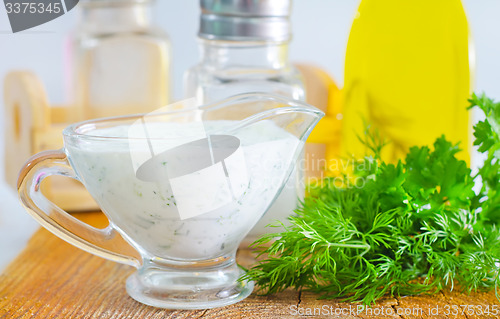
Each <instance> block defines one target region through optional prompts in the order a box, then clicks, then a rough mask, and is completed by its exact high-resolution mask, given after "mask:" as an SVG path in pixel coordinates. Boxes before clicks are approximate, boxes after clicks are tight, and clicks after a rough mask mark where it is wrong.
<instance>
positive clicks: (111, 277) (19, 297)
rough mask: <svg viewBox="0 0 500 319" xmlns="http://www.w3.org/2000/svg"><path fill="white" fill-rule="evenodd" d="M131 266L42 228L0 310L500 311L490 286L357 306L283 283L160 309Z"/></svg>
mask: <svg viewBox="0 0 500 319" xmlns="http://www.w3.org/2000/svg"><path fill="white" fill-rule="evenodd" d="M79 215H80V216H79V218H80V219H82V220H84V221H86V222H89V223H91V224H93V225H95V226H102V225H105V223H106V220H105V218H104V217H103V215H102V214H101V213H84V214H83V213H82V214H79ZM253 261H254V259H253V257H252V254H251V252H250V251H247V250H243V251H240V252H239V253H238V262H239V263H240V264H243V265H245V266H248V265H250V264H251V263H252V262H253ZM134 270H135V269H134V268H132V267H129V266H125V265H120V264H117V263H114V262H111V261H107V260H104V259H102V258H99V257H95V256H93V255H91V254H89V253H86V252H84V251H81V250H79V249H77V248H75V247H73V246H71V245H69V244H67V243H66V242H64V241H62V240H61V239H59V238H57V237H56V236H54V235H52V234H51V233H49V232H48V231H46V230H45V229H40V230H39V231H37V233H36V234H35V235H34V236H33V237H32V238H31V239H30V241H29V243H28V245H27V247H26V249H25V250H24V251H23V252H22V253H21V254H20V255H19V256H18V257H17V258H16V259H15V260H14V261H13V262H12V263H11V264H10V265H9V266H8V267H7V268H6V269H5V270H4V271H3V273H1V274H0V318H9V319H10V318H311V317H314V318H471V319H472V318H500V303H499V301H498V300H497V299H496V297H495V294H494V293H493V292H492V293H473V294H471V295H469V296H468V295H464V294H460V293H457V292H444V293H439V294H437V295H432V296H414V297H400V298H386V299H384V300H381V301H380V302H379V303H378V304H377V305H375V306H373V307H370V308H365V309H362V308H361V305H360V304H358V303H342V302H338V301H335V300H317V296H316V295H314V294H312V293H309V292H304V291H302V292H301V291H294V290H287V291H284V292H282V293H279V294H275V295H271V296H259V295H257V294H256V293H253V294H252V295H250V296H249V297H248V298H247V299H245V300H243V301H242V302H240V303H237V304H234V305H231V306H227V307H223V308H217V309H208V310H197V311H187V310H182V311H180V310H165V309H158V308H153V307H149V306H145V305H143V304H141V303H138V302H136V301H135V300H133V299H132V298H130V297H129V296H128V295H127V293H126V291H125V280H126V278H127V277H128V276H129V275H130V274H131V273H132V272H134ZM486 309H488V310H487V311H486ZM488 312H489V314H488Z"/></svg>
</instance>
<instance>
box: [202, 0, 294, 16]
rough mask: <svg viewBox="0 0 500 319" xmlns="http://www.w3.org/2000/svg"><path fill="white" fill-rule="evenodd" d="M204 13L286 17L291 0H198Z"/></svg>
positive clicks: (290, 7) (290, 6) (289, 9)
mask: <svg viewBox="0 0 500 319" xmlns="http://www.w3.org/2000/svg"><path fill="white" fill-rule="evenodd" d="M200 6H201V10H202V12H203V13H204V14H216V15H234V16H250V17H288V16H289V15H290V11H291V9H292V3H291V0H200Z"/></svg>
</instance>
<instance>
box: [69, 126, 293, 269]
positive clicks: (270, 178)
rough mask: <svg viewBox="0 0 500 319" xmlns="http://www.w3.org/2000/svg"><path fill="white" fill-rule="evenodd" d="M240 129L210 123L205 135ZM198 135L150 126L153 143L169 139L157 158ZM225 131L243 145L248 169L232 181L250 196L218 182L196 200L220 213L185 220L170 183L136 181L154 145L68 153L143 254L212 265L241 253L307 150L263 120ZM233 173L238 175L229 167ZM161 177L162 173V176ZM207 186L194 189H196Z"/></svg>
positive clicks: (112, 144)
mask: <svg viewBox="0 0 500 319" xmlns="http://www.w3.org/2000/svg"><path fill="white" fill-rule="evenodd" d="M234 124H235V123H232V122H228V121H213V122H205V128H206V129H207V131H209V132H212V131H214V132H216V131H221V132H224V128H227V127H228V126H233V125H234ZM197 129H199V124H197V123H168V124H159V123H153V124H151V125H149V126H148V134H149V136H150V137H151V138H153V139H154V138H155V137H163V138H165V139H164V140H158V141H157V142H156V146H155V147H154V148H155V150H156V151H158V150H159V149H161V150H167V149H169V148H172V147H175V146H179V144H183V143H186V142H189V139H186V138H184V137H185V136H188V135H190V133H192V132H193V130H197ZM221 132H218V133H217V134H229V135H234V136H235V137H237V138H238V139H239V140H240V143H241V146H240V149H241V154H242V157H243V158H244V163H243V164H240V165H236V166H233V171H234V167H236V168H237V169H238V170H239V172H236V173H235V172H233V173H232V174H233V175H234V176H236V179H235V180H237V181H239V182H240V185H239V187H242V185H243V187H244V189H240V190H239V191H238V192H236V193H235V192H232V193H231V194H232V195H231V194H229V195H228V194H225V192H226V193H227V185H222V184H225V183H219V184H221V185H220V186H218V185H219V184H217V183H215V185H217V186H214V187H213V188H212V190H211V191H210V192H204V193H203V194H201V193H199V194H198V196H199V197H198V196H197V198H195V199H193V200H194V201H196V200H197V201H198V202H199V203H202V202H205V201H212V202H211V205H212V206H211V207H218V208H217V209H213V210H211V211H209V212H203V213H201V215H197V216H194V217H190V218H185V219H181V216H180V214H179V209H178V206H177V202H176V198H175V196H174V192H173V190H172V185H171V183H170V182H169V181H168V178H159V179H158V180H156V181H144V180H141V179H139V178H138V177H137V176H136V172H137V169H138V167H140V166H141V165H142V164H143V162H144V160H145V159H147V158H148V157H149V158H151V144H149V146H148V144H147V143H143V142H144V141H140V140H136V141H134V142H132V143H129V142H128V141H127V140H126V139H124V140H121V141H120V140H116V139H115V140H108V141H100V140H95V141H92V143H88V142H86V141H82V142H77V143H73V145H66V150H67V152H68V155H69V159H70V161H71V163H72V166H73V167H74V168H75V170H76V172H77V174H78V176H79V178H80V179H81V180H82V181H83V183H84V184H85V186H86V188H87V190H88V191H89V192H90V193H91V194H92V196H93V197H94V199H95V200H96V201H97V202H98V203H99V205H100V206H101V208H102V209H103V211H104V212H105V213H106V215H107V216H108V217H109V218H110V220H111V222H112V223H113V224H114V225H115V226H116V227H117V228H118V229H119V230H120V231H121V232H122V233H123V234H126V236H127V237H128V239H129V240H130V241H131V242H132V243H133V244H134V245H135V246H136V247H137V248H139V249H141V250H142V252H143V253H144V254H146V255H148V256H150V257H153V256H156V257H160V258H168V259H176V260H185V259H191V260H193V259H194V260H196V259H208V258H215V257H218V256H220V255H222V254H225V253H227V252H230V251H232V250H233V249H236V247H237V245H238V243H239V241H240V240H241V239H242V238H243V236H244V235H245V234H246V233H247V232H248V231H249V230H250V229H251V227H252V226H253V225H255V223H256V222H257V221H258V220H259V218H260V217H261V216H262V214H263V213H264V212H265V210H266V209H267V208H268V207H269V205H270V203H271V202H272V200H273V199H274V197H275V196H276V195H277V192H278V190H279V188H280V187H281V185H282V184H283V182H284V180H285V178H286V177H287V176H286V174H287V173H288V169H289V168H290V165H291V164H292V163H293V161H294V160H295V158H294V155H295V152H296V150H297V147H299V146H301V143H302V142H301V141H300V140H299V139H297V138H296V137H295V136H293V135H292V134H290V133H288V132H286V131H285V130H283V129H281V128H280V127H278V126H277V125H275V124H274V122H272V121H260V122H258V123H255V124H252V125H250V126H248V127H245V128H242V129H238V130H236V131H235V132H232V133H230V132H226V133H221ZM86 134H88V135H94V136H119V137H127V136H128V134H129V127H128V126H118V127H114V128H107V129H97V130H93V131H91V132H86ZM191 140H192V139H191ZM139 142H140V143H139ZM69 144H71V143H69ZM131 154H132V155H131ZM143 159H144V160H143ZM240 162H242V161H240ZM160 164H163V165H165V166H166V165H168V163H160ZM226 169H227V170H231V169H232V168H231V166H230V165H227V168H226ZM243 170H246V171H243ZM155 173H156V172H155ZM162 174H164V172H162V168H161V167H158V176H160V177H161V176H163V175H162ZM230 176H231V172H230ZM200 183H201V184H202V183H204V181H203V180H200ZM186 186H190V185H186ZM202 186H203V185H193V187H194V189H197V188H196V187H202ZM219 187H220V188H219ZM188 190H189V187H188ZM235 194H237V195H238V196H237V198H235ZM228 196H233V197H232V198H233V200H231V202H230V203H227V202H224V198H225V199H226V201H227V198H228ZM200 199H201V200H200Z"/></svg>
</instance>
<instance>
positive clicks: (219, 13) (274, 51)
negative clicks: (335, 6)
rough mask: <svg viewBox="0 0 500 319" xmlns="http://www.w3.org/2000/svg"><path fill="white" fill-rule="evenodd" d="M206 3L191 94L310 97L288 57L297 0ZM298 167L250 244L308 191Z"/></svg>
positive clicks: (203, 97) (189, 78) (188, 81)
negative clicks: (291, 10)
mask: <svg viewBox="0 0 500 319" xmlns="http://www.w3.org/2000/svg"><path fill="white" fill-rule="evenodd" d="M200 5H201V9H202V14H201V17H200V31H199V34H198V38H199V43H200V51H201V60H200V62H199V64H197V65H196V66H194V67H192V68H191V69H189V70H188V71H187V72H186V74H185V79H184V80H185V92H184V95H185V97H196V99H197V101H198V103H210V102H214V101H217V100H220V99H223V98H226V97H228V96H232V95H235V94H239V93H247V92H265V93H275V94H278V95H282V96H286V97H290V98H293V99H295V100H305V89H304V84H303V81H302V78H301V75H300V73H299V71H298V70H297V69H296V68H295V67H294V66H293V65H291V64H290V62H289V60H288V44H289V42H290V39H291V26H290V18H289V16H290V9H291V0H284V1H283V0H261V1H243V0H232V1H222V0H200ZM302 157H303V156H302ZM299 162H300V160H299ZM298 168H299V165H297V167H296V168H295V169H294V171H293V172H292V174H291V177H290V178H289V180H288V182H287V184H286V185H285V187H284V188H283V191H282V192H281V194H280V195H279V196H278V198H277V200H276V202H275V203H274V204H273V205H272V206H271V207H270V208H269V210H268V211H267V213H266V214H265V215H264V217H263V218H262V219H261V220H260V221H259V223H258V224H257V225H256V226H255V227H254V228H253V229H252V231H251V232H250V234H249V236H247V238H246V240H245V241H244V242H243V244H244V245H248V244H249V243H251V242H252V241H253V240H255V239H257V237H258V236H260V235H262V234H265V233H267V232H275V231H278V229H276V228H269V227H267V228H266V227H265V226H266V225H268V224H270V223H273V222H275V221H276V220H279V221H281V222H283V223H285V224H286V223H287V217H288V216H289V215H291V214H292V213H293V210H294V209H295V208H296V207H297V204H298V200H299V198H302V197H303V196H304V174H303V172H302V170H299V169H298Z"/></svg>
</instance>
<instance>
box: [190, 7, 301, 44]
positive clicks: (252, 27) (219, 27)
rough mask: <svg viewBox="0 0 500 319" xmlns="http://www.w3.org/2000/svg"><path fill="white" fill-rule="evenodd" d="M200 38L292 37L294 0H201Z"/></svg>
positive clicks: (260, 38) (279, 40)
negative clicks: (291, 13)
mask: <svg viewBox="0 0 500 319" xmlns="http://www.w3.org/2000/svg"><path fill="white" fill-rule="evenodd" d="M200 5H201V9H202V14H201V17H200V31H199V33H198V36H199V37H200V38H204V39H209V40H225V41H276V42H284V41H288V40H290V38H291V35H292V32H291V25H290V19H289V16H290V11H291V6H292V1H291V0H200Z"/></svg>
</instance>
